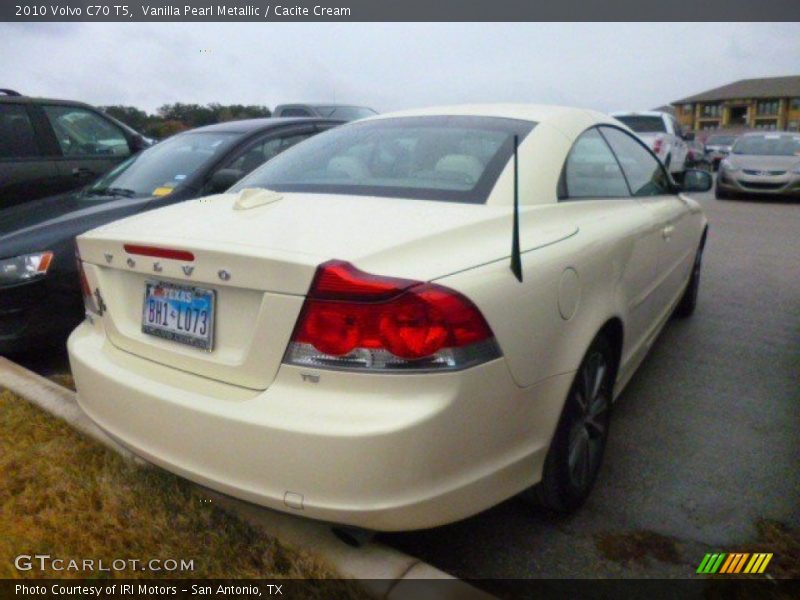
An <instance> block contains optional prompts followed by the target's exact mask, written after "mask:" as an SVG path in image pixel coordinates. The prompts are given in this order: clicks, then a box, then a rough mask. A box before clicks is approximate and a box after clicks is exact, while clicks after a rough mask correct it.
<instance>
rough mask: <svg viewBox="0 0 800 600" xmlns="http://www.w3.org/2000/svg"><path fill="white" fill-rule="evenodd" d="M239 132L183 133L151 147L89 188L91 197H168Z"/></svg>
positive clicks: (87, 190)
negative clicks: (108, 195) (104, 195)
mask: <svg viewBox="0 0 800 600" xmlns="http://www.w3.org/2000/svg"><path fill="white" fill-rule="evenodd" d="M239 135H240V134H238V133H218V132H208V133H204V132H195V133H181V134H179V135H176V136H174V137H171V138H168V139H166V140H164V141H163V142H160V143H158V144H156V145H155V146H152V147H151V148H148V149H147V150H145V151H144V152H142V153H140V154H137V155H136V156H133V157H131V158H129V159H128V160H126V161H125V162H123V163H122V164H120V165H119V166H117V167H116V168H115V169H112V170H111V171H110V172H109V173H107V174H106V175H104V176H103V177H101V178H100V179H98V180H97V181H96V182H95V183H94V184H92V185H91V186H89V187H88V188H86V190H85V193H86V194H87V195H90V196H91V195H102V194H112V195H116V194H119V195H124V196H131V197H145V196H166V195H167V194H169V193H171V192H172V190H174V189H175V188H176V187H178V186H179V185H180V184H181V183H183V181H184V180H185V179H187V178H188V177H190V176H191V175H192V174H193V173H194V172H195V171H197V169H198V168H199V167H200V166H201V165H202V164H203V163H205V162H206V161H208V160H210V159H211V158H212V157H216V156H218V155H219V154H220V153H221V152H223V151H224V150H225V149H227V148H228V147H229V143H230V141H231V140H233V139H234V138H236V137H239Z"/></svg>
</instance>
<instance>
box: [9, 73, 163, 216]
mask: <svg viewBox="0 0 800 600" xmlns="http://www.w3.org/2000/svg"><path fill="white" fill-rule="evenodd" d="M148 145H149V141H148V140H146V139H145V138H144V137H143V136H142V135H140V134H139V133H137V132H136V131H134V130H133V129H131V128H130V127H128V126H127V125H124V124H123V123H120V122H119V121H117V120H116V119H113V118H112V117H110V116H108V115H106V114H105V113H103V112H102V111H100V110H98V109H96V108H94V107H92V106H89V105H88V104H83V103H82V102H72V101H67V100H50V99H46V98H31V97H28V96H23V95H21V94H19V93H17V92H15V91H13V90H5V89H0V209H3V208H8V207H9V206H14V205H15V204H21V203H23V202H27V201H29V200H34V199H36V198H42V197H44V196H51V195H53V194H58V193H61V192H66V191H69V190H72V189H76V188H80V187H83V186H85V185H86V184H87V183H91V181H92V180H94V179H96V178H97V177H99V176H100V175H102V174H103V173H105V172H106V171H109V170H110V169H111V168H112V167H114V166H115V165H117V164H118V163H120V162H122V161H123V160H125V159H126V158H128V157H129V156H130V155H131V154H135V153H136V152H138V151H139V150H141V149H143V148H145V147H146V146H148Z"/></svg>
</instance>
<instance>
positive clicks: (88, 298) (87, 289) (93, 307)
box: [75, 244, 100, 315]
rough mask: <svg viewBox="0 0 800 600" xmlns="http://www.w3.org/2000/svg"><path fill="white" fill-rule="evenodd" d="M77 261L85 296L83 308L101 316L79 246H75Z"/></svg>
mask: <svg viewBox="0 0 800 600" xmlns="http://www.w3.org/2000/svg"><path fill="white" fill-rule="evenodd" d="M75 260H76V261H77V263H78V278H79V279H80V282H81V294H82V295H83V306H84V308H85V309H86V312H91V313H94V314H95V315H99V314H100V308H99V307H98V306H97V301H96V300H95V297H94V294H92V288H91V286H90V285H89V280H88V279H87V278H86V271H84V270H83V261H82V260H81V253H80V251H79V250H78V245H77V244H75Z"/></svg>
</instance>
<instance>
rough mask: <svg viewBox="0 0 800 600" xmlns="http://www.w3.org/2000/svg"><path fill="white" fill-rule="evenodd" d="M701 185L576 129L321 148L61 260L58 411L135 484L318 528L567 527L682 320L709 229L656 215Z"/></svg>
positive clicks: (363, 130) (424, 130) (474, 132)
mask: <svg viewBox="0 0 800 600" xmlns="http://www.w3.org/2000/svg"><path fill="white" fill-rule="evenodd" d="M517 143H518V148H519V149H518V151H516V148H517ZM710 188H711V175H710V174H709V173H708V172H705V171H688V172H687V175H686V178H685V183H684V187H683V188H681V187H679V186H678V185H677V184H675V183H674V182H673V180H672V179H671V178H670V177H669V176H668V174H667V173H666V171H665V170H664V168H663V166H662V165H661V163H660V162H659V160H658V159H657V158H656V157H655V155H654V154H653V153H652V151H651V150H649V149H648V148H647V147H646V146H645V145H644V144H643V143H642V142H641V141H640V140H639V139H638V138H637V137H636V136H635V135H634V134H633V133H631V132H630V131H629V130H628V129H625V128H623V127H622V126H620V124H619V123H618V122H617V121H615V120H613V119H610V118H609V117H607V116H605V115H602V114H600V113H596V112H591V111H586V110H582V109H581V110H578V109H568V108H561V107H541V106H527V107H526V106H518V107H508V106H491V105H490V106H476V107H469V106H468V107H455V108H444V109H429V110H417V111H408V112H405V113H397V114H394V115H384V116H381V117H377V118H375V119H368V120H364V121H357V122H354V123H350V124H347V125H343V126H342V127H340V128H337V129H334V130H332V131H328V132H326V133H323V134H321V135H319V136H317V137H315V138H313V139H311V140H308V141H307V142H305V143H303V144H301V145H298V146H296V147H295V148H292V149H290V150H288V151H287V152H285V153H284V154H282V155H280V156H278V157H276V158H275V159H274V160H272V161H270V162H269V163H267V164H265V165H264V166H262V167H261V168H259V169H256V170H255V171H253V172H252V173H251V174H250V175H249V176H247V177H246V178H244V179H243V180H242V181H240V182H239V183H237V184H236V185H235V186H234V187H233V188H232V189H231V190H230V191H229V192H228V193H226V194H221V195H216V196H212V197H209V198H205V199H201V200H198V201H194V202H187V203H183V204H181V205H174V206H170V207H166V208H164V209H160V210H157V211H151V212H148V213H146V214H143V215H137V216H136V217H133V218H130V219H125V220H123V221H118V222H116V223H112V224H110V225H107V226H105V227H102V228H100V229H96V230H94V231H91V232H88V233H86V234H83V235H81V236H80V237H79V238H78V246H79V250H80V259H81V261H82V271H83V278H84V280H85V281H86V286H85V288H86V289H85V299H86V303H87V310H88V311H89V313H88V314H89V315H90V318H89V319H87V320H86V321H85V322H84V323H83V324H81V325H80V327H78V328H77V329H76V330H75V332H73V334H72V335H71V336H70V338H69V343H68V348H69V354H70V362H71V365H72V369H73V374H74V376H75V380H76V383H77V388H78V396H79V402H80V405H81V406H82V407H83V409H84V410H85V412H86V413H87V414H88V415H89V416H90V417H91V418H92V419H93V420H94V421H96V422H97V423H98V424H99V425H100V426H101V427H102V428H103V429H105V430H106V431H108V432H109V433H110V434H111V435H113V436H114V438H116V439H118V440H120V441H121V442H122V443H124V444H125V445H126V446H127V447H129V448H131V449H132V450H133V451H134V452H136V453H139V454H140V455H142V456H144V457H146V458H147V460H149V461H152V462H154V463H156V464H158V465H161V466H162V467H164V468H166V469H169V470H171V471H174V472H176V473H178V474H181V475H183V476H185V477H187V478H189V479H193V480H195V481H200V482H202V483H203V484H204V485H207V486H210V487H212V488H215V489H218V490H222V491H223V492H225V493H227V494H231V495H233V496H238V497H240V498H244V499H246V500H249V501H252V502H256V503H258V504H262V505H264V506H268V507H271V508H274V509H277V510H281V511H287V512H292V513H295V514H299V515H304V516H307V517H311V518H315V519H322V520H325V521H328V522H334V523H343V524H348V525H351V526H356V527H362V528H368V529H375V530H407V529H416V528H426V527H433V526H437V525H442V524H444V523H448V522H450V521H454V520H457V519H461V518H464V517H467V516H469V515H472V514H474V513H477V512H478V511H481V510H483V509H485V508H488V507H490V506H492V505H494V504H496V503H498V502H500V501H502V500H504V499H506V498H508V497H510V496H512V495H514V494H517V493H518V492H523V491H524V490H528V492H526V493H527V495H528V496H530V497H535V498H536V499H538V501H539V502H541V503H543V504H544V505H546V506H549V507H551V508H554V509H557V510H562V511H568V510H573V509H575V508H577V507H578V506H579V505H580V504H581V503H582V502H583V501H584V500H585V499H586V497H587V495H588V494H589V491H590V489H591V488H592V485H593V482H594V480H595V477H596V476H597V473H598V471H599V469H600V463H601V460H602V456H603V449H604V447H605V444H606V440H607V436H608V425H609V409H610V407H611V403H612V400H613V399H614V398H616V397H617V396H618V395H619V393H620V392H621V391H622V389H623V388H624V387H625V385H626V384H627V383H628V381H629V380H630V378H631V376H632V375H633V373H634V371H635V370H636V368H637V366H638V365H639V364H640V362H641V361H642V359H643V358H644V356H645V354H646V353H647V350H648V348H649V347H650V346H651V343H652V341H653V338H654V336H655V335H656V334H657V333H658V331H659V330H660V329H661V328H662V327H663V325H664V324H665V323H666V322H667V320H668V319H669V317H670V315H672V314H673V313H674V312H677V313H678V314H679V315H682V316H688V315H690V314H691V313H692V311H693V310H694V308H695V303H696V300H697V293H698V286H699V277H700V265H701V257H702V250H703V244H704V242H705V239H706V229H707V221H706V218H705V216H704V215H703V212H702V209H701V207H700V205H699V204H698V203H697V202H695V201H693V200H692V199H690V198H688V197H686V196H679V195H678V193H679V192H680V191H681V190H684V191H686V190H696V191H705V190H708V189H710ZM642 199H644V201H641V200H642ZM517 206H518V207H519V208H518V209H517V208H516V207H517Z"/></svg>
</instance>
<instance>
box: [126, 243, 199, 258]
mask: <svg viewBox="0 0 800 600" xmlns="http://www.w3.org/2000/svg"><path fill="white" fill-rule="evenodd" d="M123 247H124V248H125V252H127V253H128V254H138V255H140V256H151V257H153V258H170V259H172V260H183V261H193V260H194V254H192V253H191V252H189V251H187V250H173V249H172V248H157V247H156V246H139V245H137V244H125V245H124V246H123Z"/></svg>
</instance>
